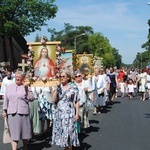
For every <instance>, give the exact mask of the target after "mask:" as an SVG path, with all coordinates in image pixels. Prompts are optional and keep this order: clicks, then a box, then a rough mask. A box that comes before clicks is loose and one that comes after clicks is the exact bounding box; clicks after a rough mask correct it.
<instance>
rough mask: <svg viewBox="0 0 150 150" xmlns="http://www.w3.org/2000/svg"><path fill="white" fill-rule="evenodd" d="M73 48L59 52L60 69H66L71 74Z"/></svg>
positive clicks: (72, 70)
mask: <svg viewBox="0 0 150 150" xmlns="http://www.w3.org/2000/svg"><path fill="white" fill-rule="evenodd" d="M73 57H74V50H66V51H65V53H62V54H61V69H66V70H68V71H69V72H70V73H71V75H73V72H74V60H73Z"/></svg>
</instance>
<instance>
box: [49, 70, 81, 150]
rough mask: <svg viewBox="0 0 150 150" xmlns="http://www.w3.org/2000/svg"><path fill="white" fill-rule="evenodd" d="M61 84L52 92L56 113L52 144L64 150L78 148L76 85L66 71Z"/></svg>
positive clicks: (61, 78) (63, 73)
mask: <svg viewBox="0 0 150 150" xmlns="http://www.w3.org/2000/svg"><path fill="white" fill-rule="evenodd" d="M60 80H61V84H60V85H59V86H58V87H57V89H56V90H54V91H53V101H54V102H55V103H56V111H55V116H54V121H53V132H52V144H56V145H58V146H60V147H62V148H65V149H66V150H72V146H74V147H77V146H79V140H78V133H77V128H76V122H77V121H78V119H79V97H78V88H77V86H76V84H74V83H72V82H71V76H70V74H69V72H68V71H65V70H63V72H62V73H61V76H60Z"/></svg>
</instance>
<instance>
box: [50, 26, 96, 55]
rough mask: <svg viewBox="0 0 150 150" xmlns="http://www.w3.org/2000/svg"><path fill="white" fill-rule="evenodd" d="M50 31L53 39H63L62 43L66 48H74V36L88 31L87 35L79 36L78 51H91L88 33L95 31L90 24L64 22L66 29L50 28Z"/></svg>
mask: <svg viewBox="0 0 150 150" xmlns="http://www.w3.org/2000/svg"><path fill="white" fill-rule="evenodd" d="M48 32H49V33H50V34H51V36H50V40H52V41H61V43H62V45H64V46H65V48H66V49H74V44H75V43H74V38H75V37H76V36H77V35H80V34H82V33H86V35H84V36H81V37H78V39H77V40H76V50H77V51H76V52H77V53H78V54H82V53H83V52H84V51H86V52H87V53H89V51H88V50H89V48H88V34H92V33H93V29H92V27H90V26H75V27H74V26H72V25H70V24H69V23H64V29H63V30H60V31H56V29H55V28H54V29H51V28H49V29H48Z"/></svg>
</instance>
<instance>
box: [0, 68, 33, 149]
mask: <svg viewBox="0 0 150 150" xmlns="http://www.w3.org/2000/svg"><path fill="white" fill-rule="evenodd" d="M24 79H25V74H24V73H23V72H22V71H17V72H16V73H15V83H14V84H10V85H8V86H7V87H6V92H5V95H4V104H3V117H8V125H9V130H10V135H11V140H12V142H11V145H12V150H17V145H18V141H19V140H21V139H22V140H23V145H24V148H23V149H24V150H27V143H28V139H30V138H31V125H30V118H29V101H33V100H34V95H33V93H32V91H31V88H30V87H29V86H27V85H25V83H24Z"/></svg>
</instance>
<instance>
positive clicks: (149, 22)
mask: <svg viewBox="0 0 150 150" xmlns="http://www.w3.org/2000/svg"><path fill="white" fill-rule="evenodd" d="M148 25H149V29H148V36H147V38H148V41H147V42H146V43H144V44H143V45H142V46H141V47H142V48H145V49H146V50H147V51H149V52H150V19H149V20H148Z"/></svg>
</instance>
